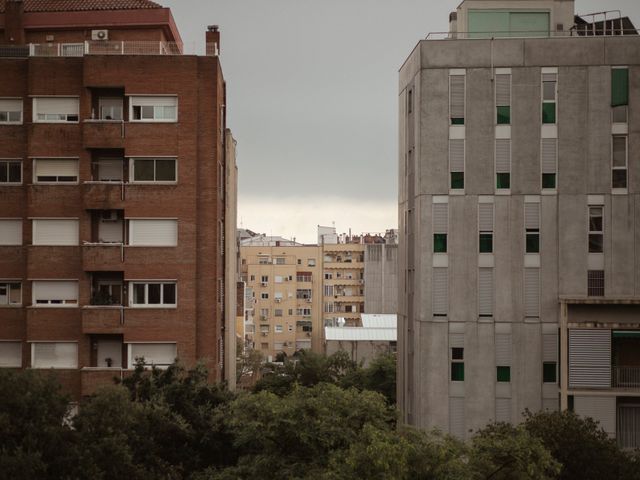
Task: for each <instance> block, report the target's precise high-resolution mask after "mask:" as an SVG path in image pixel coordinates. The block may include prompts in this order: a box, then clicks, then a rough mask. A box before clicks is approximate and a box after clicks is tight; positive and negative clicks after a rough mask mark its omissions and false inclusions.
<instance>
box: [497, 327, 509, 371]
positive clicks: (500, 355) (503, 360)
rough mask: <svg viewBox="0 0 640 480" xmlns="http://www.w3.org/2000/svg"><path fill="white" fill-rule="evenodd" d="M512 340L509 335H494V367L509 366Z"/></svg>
mask: <svg viewBox="0 0 640 480" xmlns="http://www.w3.org/2000/svg"><path fill="white" fill-rule="evenodd" d="M511 346H512V339H511V335H510V334H504V333H496V366H499V367H508V366H510V365H511V348H512V347H511Z"/></svg>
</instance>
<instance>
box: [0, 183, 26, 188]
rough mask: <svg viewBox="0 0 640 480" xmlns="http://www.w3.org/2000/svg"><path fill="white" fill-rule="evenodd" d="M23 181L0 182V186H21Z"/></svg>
mask: <svg viewBox="0 0 640 480" xmlns="http://www.w3.org/2000/svg"><path fill="white" fill-rule="evenodd" d="M22 185H23V184H22V182H19V183H18V182H0V188H2V187H21V186H22Z"/></svg>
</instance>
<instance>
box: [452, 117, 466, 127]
mask: <svg viewBox="0 0 640 480" xmlns="http://www.w3.org/2000/svg"><path fill="white" fill-rule="evenodd" d="M451 125H464V118H452V119H451Z"/></svg>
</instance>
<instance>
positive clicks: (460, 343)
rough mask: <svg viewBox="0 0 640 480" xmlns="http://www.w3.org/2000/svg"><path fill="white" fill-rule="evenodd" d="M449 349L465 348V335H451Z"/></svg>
mask: <svg viewBox="0 0 640 480" xmlns="http://www.w3.org/2000/svg"><path fill="white" fill-rule="evenodd" d="M449 348H464V333H450V334H449Z"/></svg>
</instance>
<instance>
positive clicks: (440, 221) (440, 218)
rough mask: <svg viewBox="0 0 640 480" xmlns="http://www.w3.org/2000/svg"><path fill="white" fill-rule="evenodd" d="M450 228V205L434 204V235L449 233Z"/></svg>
mask: <svg viewBox="0 0 640 480" xmlns="http://www.w3.org/2000/svg"><path fill="white" fill-rule="evenodd" d="M448 226H449V205H448V204H446V203H434V204H433V233H447V231H448Z"/></svg>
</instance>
